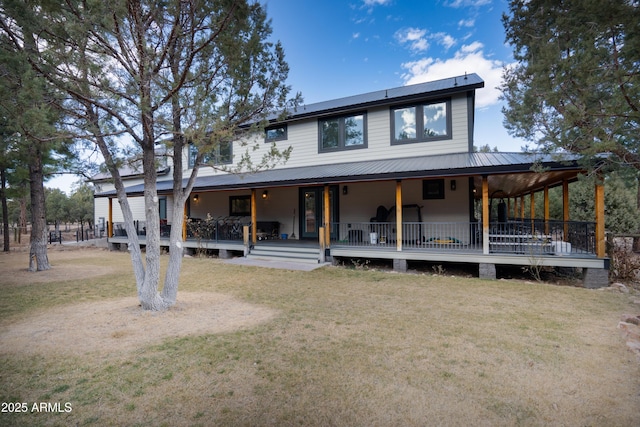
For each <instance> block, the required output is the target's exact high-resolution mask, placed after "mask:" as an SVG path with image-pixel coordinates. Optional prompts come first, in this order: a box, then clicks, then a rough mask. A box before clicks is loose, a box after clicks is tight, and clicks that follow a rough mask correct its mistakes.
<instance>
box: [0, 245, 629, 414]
mask: <svg viewBox="0 0 640 427" xmlns="http://www.w3.org/2000/svg"><path fill="white" fill-rule="evenodd" d="M99 255H100V256H96V254H95V253H93V252H92V251H82V252H77V253H76V254H75V258H74V259H73V260H71V259H66V258H65V259H61V260H57V259H56V253H52V254H51V256H50V257H51V259H52V263H53V264H54V265H55V266H56V268H58V267H59V266H62V267H64V268H68V269H69V270H71V269H73V268H75V267H73V266H76V265H80V266H83V268H86V270H87V271H90V270H91V269H92V268H99V267H101V266H105V265H121V266H127V268H122V269H113V270H119V271H112V272H111V273H109V274H102V275H99V276H96V277H87V278H85V279H77V280H59V281H51V282H47V283H13V282H12V283H7V284H4V283H2V279H0V290H1V291H2V292H1V293H0V332H2V331H3V330H5V329H6V328H8V327H9V326H10V325H11V324H13V323H14V322H16V321H18V320H22V319H28V318H29V316H31V315H33V314H34V313H41V312H42V311H43V310H46V309H49V308H52V307H58V306H66V305H72V304H76V303H77V302H87V301H95V302H100V301H105V300H107V299H112V298H116V297H124V296H132V295H135V285H134V281H133V277H132V275H131V273H130V272H127V271H129V270H130V268H129V267H128V266H129V264H128V263H129V262H130V261H129V260H128V258H127V256H126V254H121V253H109V252H100V253H99ZM6 256H7V257H8V256H14V255H6ZM24 256H25V257H26V255H24ZM65 256H68V255H66V254H65ZM5 261H6V259H5ZM63 261H64V262H63ZM163 262H166V257H163ZM14 263H15V261H14ZM8 264H11V263H7V262H5V263H4V264H3V263H0V277H6V276H5V274H3V271H2V268H3V266H4V268H8V267H6V266H7V265H8ZM180 286H181V287H180V290H181V291H182V292H215V293H221V294H225V295H231V296H233V297H235V298H237V299H239V300H242V301H244V302H247V303H252V304H255V305H258V306H263V307H269V308H271V309H273V310H276V311H277V313H278V314H277V316H276V317H274V318H273V319H271V320H270V321H268V322H266V323H262V324H260V325H258V326H253V327H251V328H246V329H240V330H235V331H228V332H224V333H216V334H207V333H203V334H197V335H195V336H186V337H179V338H170V339H165V340H163V341H162V342H159V343H157V344H153V345H145V346H139V347H137V348H135V349H134V350H129V351H126V352H122V353H109V354H100V353H95V352H93V353H87V354H85V355H76V356H62V355H37V354H20V355H17V354H13V353H11V352H5V351H0V366H2V367H3V368H2V376H1V377H0V399H1V400H2V401H3V402H8V401H14V402H29V403H30V404H31V403H34V402H40V401H42V400H43V399H44V400H46V401H48V402H62V404H63V405H64V403H65V402H69V403H70V404H71V405H72V407H73V410H72V411H71V412H63V413H38V414H33V413H27V414H5V413H3V414H0V417H1V418H0V425H17V426H21V425H24V426H27V425H28V426H38V425H74V424H80V425H140V426H145V425H149V426H152V425H154V426H155V425H221V426H225V425H227V426H236V425H278V426H281V425H285V426H286V425H353V426H361V425H425V424H431V425H434V424H435V425H469V424H474V421H478V423H479V424H484V425H547V424H557V425H562V424H565V425H618V426H634V425H639V424H640V414H639V413H638V411H637V408H638V405H639V404H640V397H639V396H638V389H640V363H638V361H637V360H636V359H635V356H634V355H633V354H632V353H630V352H629V351H627V349H626V347H625V344H624V341H623V340H622V338H621V336H620V334H619V332H618V331H617V330H616V324H617V321H618V318H619V316H620V314H622V313H625V312H629V311H630V310H632V309H633V306H632V305H631V304H630V302H629V297H628V296H626V295H621V294H613V293H608V292H599V291H592V290H586V289H580V288H572V287H559V286H550V285H546V284H539V283H536V284H531V283H529V284H527V283H524V282H519V281H493V282H491V281H486V280H477V279H472V278H459V277H444V276H433V275H432V274H424V275H420V274H418V275H416V274H396V273H386V272H381V271H369V270H363V269H347V268H323V269H319V270H315V271H312V272H295V271H285V270H271V269H259V268H252V267H240V266H233V265H228V264H224V263H223V262H221V261H219V260H210V259H198V258H192V259H185V260H184V264H183V271H182V276H181V285H180ZM178 299H180V293H179V294H178ZM636 307H637V306H636ZM187 310H188V308H187ZM78 327H79V328H81V327H82V325H78ZM114 333H116V331H114ZM114 338H116V337H114ZM122 338H125V337H122ZM0 344H2V343H1V342H0Z"/></svg>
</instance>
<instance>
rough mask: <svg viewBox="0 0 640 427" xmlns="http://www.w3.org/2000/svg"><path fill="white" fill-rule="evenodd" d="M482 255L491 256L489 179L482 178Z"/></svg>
mask: <svg viewBox="0 0 640 427" xmlns="http://www.w3.org/2000/svg"><path fill="white" fill-rule="evenodd" d="M482 253H483V254H485V255H488V254H489V178H488V177H487V176H486V175H485V176H483V177H482Z"/></svg>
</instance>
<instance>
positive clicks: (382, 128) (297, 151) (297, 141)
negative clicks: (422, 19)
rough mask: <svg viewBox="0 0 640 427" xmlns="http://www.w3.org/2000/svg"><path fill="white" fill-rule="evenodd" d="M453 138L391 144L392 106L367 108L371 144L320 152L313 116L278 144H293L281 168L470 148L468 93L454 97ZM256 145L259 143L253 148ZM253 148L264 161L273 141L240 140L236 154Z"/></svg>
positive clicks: (205, 171) (206, 170) (257, 159)
mask: <svg viewBox="0 0 640 427" xmlns="http://www.w3.org/2000/svg"><path fill="white" fill-rule="evenodd" d="M451 120H452V139H447V140H443V141H431V142H418V143H414V144H402V145H391V130H390V126H391V113H390V110H389V108H388V107H381V108H376V109H371V110H369V111H368V112H367V145H368V146H367V148H363V149H355V150H345V151H337V152H330V153H318V120H317V119H309V120H303V121H300V122H295V123H290V124H289V125H288V130H287V133H288V139H287V140H286V141H279V142H278V143H277V146H278V148H280V149H282V150H284V149H286V148H287V147H291V148H292V152H291V157H290V158H289V160H288V161H287V162H286V164H284V165H282V164H280V165H278V166H277V167H278V168H289V167H301V166H302V167H303V166H310V165H317V164H335V163H343V162H352V161H362V160H374V159H381V158H385V159H391V158H403V157H414V156H424V155H438V154H447V153H461V152H467V151H468V149H469V141H468V136H469V133H468V113H467V98H466V96H464V95H462V96H457V97H454V98H453V99H452V100H451ZM253 147H258V149H257V150H253ZM247 148H249V150H250V151H249V152H250V155H251V158H252V161H253V162H254V163H255V164H257V163H260V161H261V159H262V157H263V155H264V154H266V153H267V152H268V150H269V148H270V144H266V143H264V140H263V138H262V136H261V135H260V136H255V137H254V138H252V139H251V140H250V141H247V146H246V147H242V146H241V144H240V143H237V144H236V145H234V158H235V160H236V161H237V160H239V159H240V158H241V156H242V154H243V153H245V152H246V150H247ZM216 173H224V172H220V171H215V170H214V169H213V168H210V167H206V168H203V169H201V170H200V172H199V176H211V175H215V174H216Z"/></svg>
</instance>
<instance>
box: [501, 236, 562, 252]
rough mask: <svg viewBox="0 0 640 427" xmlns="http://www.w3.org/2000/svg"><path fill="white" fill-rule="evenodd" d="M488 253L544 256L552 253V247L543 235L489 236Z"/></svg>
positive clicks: (549, 240)
mask: <svg viewBox="0 0 640 427" xmlns="http://www.w3.org/2000/svg"><path fill="white" fill-rule="evenodd" d="M489 251H490V252H509V253H517V254H525V255H526V254H531V255H546V254H553V253H554V246H553V245H552V242H551V236H549V235H545V234H519V233H515V234H489Z"/></svg>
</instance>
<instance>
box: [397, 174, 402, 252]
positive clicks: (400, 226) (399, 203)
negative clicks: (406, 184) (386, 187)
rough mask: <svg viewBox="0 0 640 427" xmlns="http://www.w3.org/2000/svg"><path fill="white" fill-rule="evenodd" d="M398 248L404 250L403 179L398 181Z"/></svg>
mask: <svg viewBox="0 0 640 427" xmlns="http://www.w3.org/2000/svg"><path fill="white" fill-rule="evenodd" d="M396 230H397V231H396V250H397V251H398V252H401V251H402V181H401V180H398V181H396Z"/></svg>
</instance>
